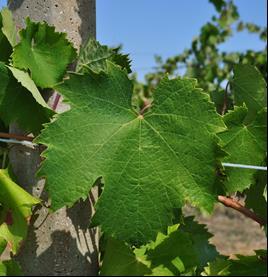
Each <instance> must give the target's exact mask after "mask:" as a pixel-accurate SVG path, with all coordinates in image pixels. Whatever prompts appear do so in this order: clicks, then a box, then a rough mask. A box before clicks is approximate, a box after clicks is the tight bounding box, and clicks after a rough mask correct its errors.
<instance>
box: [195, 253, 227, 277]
mask: <svg viewBox="0 0 268 277" xmlns="http://www.w3.org/2000/svg"><path fill="white" fill-rule="evenodd" d="M230 266H231V262H230V261H229V260H228V259H227V258H226V257H217V258H216V260H215V261H212V262H209V263H208V265H207V266H206V267H205V268H204V271H203V272H202V273H201V276H229V275H230V271H229V268H230Z"/></svg>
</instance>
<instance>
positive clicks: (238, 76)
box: [231, 64, 267, 118]
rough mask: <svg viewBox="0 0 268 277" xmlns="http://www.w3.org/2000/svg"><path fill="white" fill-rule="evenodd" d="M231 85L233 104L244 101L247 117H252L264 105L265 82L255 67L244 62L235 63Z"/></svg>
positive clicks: (239, 104)
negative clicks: (247, 112)
mask: <svg viewBox="0 0 268 277" xmlns="http://www.w3.org/2000/svg"><path fill="white" fill-rule="evenodd" d="M231 87H232V90H233V93H234V102H235V105H237V106H242V105H243V103H245V104H246V106H247V108H248V111H249V114H248V117H249V118H251V117H254V116H255V115H256V113H258V112H259V111H260V110H262V109H263V108H264V107H265V106H266V101H267V89H266V82H265V80H264V79H263V77H262V75H261V73H260V72H259V71H258V69H257V68H256V67H254V66H252V65H245V64H239V65H235V67H234V79H233V80H232V82H231Z"/></svg>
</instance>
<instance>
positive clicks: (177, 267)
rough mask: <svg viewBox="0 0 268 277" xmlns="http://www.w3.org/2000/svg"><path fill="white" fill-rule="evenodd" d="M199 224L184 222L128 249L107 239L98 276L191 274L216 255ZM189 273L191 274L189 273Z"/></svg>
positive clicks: (199, 269) (197, 271)
mask: <svg viewBox="0 0 268 277" xmlns="http://www.w3.org/2000/svg"><path fill="white" fill-rule="evenodd" d="M210 237H211V235H210V234H209V233H208V232H207V231H206V229H205V228H204V226H203V225H199V224H197V223H196V222H194V221H193V218H192V217H188V218H186V219H185V222H184V224H183V225H181V226H179V227H178V225H174V226H171V227H169V228H168V232H167V235H164V234H162V233H159V234H158V235H157V238H156V240H155V241H153V242H150V243H149V244H146V245H144V246H141V247H140V248H134V249H131V248H130V247H129V246H127V245H126V244H124V243H123V242H120V241H117V240H114V239H109V241H108V243H107V245H106V247H105V255H104V260H103V263H102V267H101V274H102V275H107V276H116V275H117V276H124V275H125V276H138V275H139V276H141V275H145V274H146V275H151V276H178V275H187V274H188V275H193V274H194V275H195V274H198V273H200V272H201V271H202V270H203V268H204V266H205V265H206V264H207V263H208V262H210V261H213V260H215V258H216V257H217V256H218V253H217V251H216V249H215V247H214V246H212V245H210V244H209V242H208V239H209V238H210ZM190 273H191V274H190Z"/></svg>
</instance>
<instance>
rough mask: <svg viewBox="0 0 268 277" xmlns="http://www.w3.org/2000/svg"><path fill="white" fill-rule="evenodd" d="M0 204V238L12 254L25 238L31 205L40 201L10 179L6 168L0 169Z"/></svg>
mask: <svg viewBox="0 0 268 277" xmlns="http://www.w3.org/2000/svg"><path fill="white" fill-rule="evenodd" d="M0 187H1V189H0V204H1V205H2V208H3V211H2V213H1V214H2V216H1V218H2V221H3V222H0V223H1V225H0V238H2V239H5V240H6V241H7V243H8V247H10V250H11V251H12V253H13V254H16V253H17V252H18V249H19V247H20V243H21V241H22V240H24V239H25V238H26V235H27V229H28V221H29V219H30V217H31V214H32V207H33V206H34V205H36V204H38V203H39V202H40V201H39V200H38V199H36V198H34V197H32V196H31V195H30V194H28V193H27V192H26V191H24V190H23V189H22V188H21V187H20V186H18V185H17V184H16V183H15V182H13V181H12V179H11V177H10V174H9V172H8V170H7V169H5V170H4V169H0Z"/></svg>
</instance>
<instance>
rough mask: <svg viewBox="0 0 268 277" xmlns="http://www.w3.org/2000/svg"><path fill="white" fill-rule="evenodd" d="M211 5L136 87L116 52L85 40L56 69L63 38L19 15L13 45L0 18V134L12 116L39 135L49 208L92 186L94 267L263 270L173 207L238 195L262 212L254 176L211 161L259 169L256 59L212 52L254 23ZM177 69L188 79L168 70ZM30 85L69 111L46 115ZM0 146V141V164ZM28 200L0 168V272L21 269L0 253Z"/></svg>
mask: <svg viewBox="0 0 268 277" xmlns="http://www.w3.org/2000/svg"><path fill="white" fill-rule="evenodd" d="M210 2H211V3H212V4H213V5H214V6H215V8H216V10H217V12H218V13H219V15H218V16H217V17H213V18H212V20H211V22H208V23H207V24H205V25H204V26H203V27H202V29H201V34H200V36H199V37H197V38H196V39H195V40H194V41H193V43H192V45H191V48H190V49H186V50H185V51H184V53H182V54H181V55H178V56H176V57H174V58H170V59H168V60H167V61H166V62H165V63H163V62H162V61H161V58H160V57H158V60H159V63H160V65H161V66H160V67H159V68H158V69H159V70H158V71H157V72H155V73H153V74H151V75H148V76H147V84H146V85H142V84H139V83H137V81H135V80H130V79H129V77H128V73H130V72H131V69H130V61H129V59H128V55H123V54H121V53H119V50H120V48H115V49H111V48H108V47H107V46H102V45H100V44H99V43H98V42H97V41H95V40H89V41H88V43H87V44H86V45H85V46H84V48H83V49H82V50H81V51H80V54H79V57H78V60H77V68H76V71H77V72H76V73H75V72H72V73H69V74H68V75H66V72H67V68H68V65H69V64H70V63H72V62H74V61H75V58H76V52H75V50H74V48H73V47H72V45H71V43H70V42H69V41H68V40H67V39H66V34H62V33H56V32H55V29H54V27H50V26H48V25H47V24H46V23H33V22H31V21H30V19H27V20H26V28H25V29H23V30H21V31H20V40H19V41H17V40H16V39H17V35H16V34H17V33H16V29H15V27H14V23H13V21H12V17H11V13H10V12H9V11H8V10H7V9H4V10H2V11H1V13H0V132H3V131H5V132H7V128H8V125H9V124H10V123H16V124H18V125H19V126H20V127H21V128H23V129H24V130H25V131H27V132H29V133H30V132H31V133H34V134H35V135H38V136H37V138H36V139H35V142H36V143H39V144H43V146H45V147H46V150H45V151H44V152H43V154H42V157H43V158H44V161H43V163H42V166H41V168H40V171H39V177H44V178H46V189H47V190H48V192H49V196H50V198H51V200H52V209H53V210H57V209H59V208H61V207H63V206H72V205H73V204H74V203H75V202H76V201H77V200H79V199H80V198H86V197H87V196H88V193H89V191H90V189H91V188H92V187H93V186H94V185H98V184H99V183H100V180H102V183H104V186H102V187H100V190H101V196H100V198H99V200H98V202H97V204H96V207H95V208H96V213H95V216H94V217H93V220H92V226H96V225H98V226H100V227H101V231H102V234H103V238H104V241H105V243H104V248H103V249H102V257H103V259H102V261H101V262H102V266H101V269H100V273H101V274H102V275H124V276H129V275H132V276H133V275H153V276H161V275H163V276H178V275H192V276H194V275H197V276H200V274H201V275H204V276H211V275H214V276H219V275H221V276H227V275H232V276H233V275H235V276H247V275H249V276H250V275H260V276H262V275H265V274H267V267H266V264H265V262H264V260H265V258H266V255H267V254H266V251H264V250H258V251H256V255H254V256H248V257H245V256H241V255H237V256H236V258H235V259H230V258H228V257H223V256H220V255H219V253H218V252H217V250H216V248H215V247H214V246H213V245H211V244H210V242H209V241H210V238H211V236H212V235H211V234H210V233H208V232H207V230H206V228H205V226H203V225H199V224H198V223H197V222H195V221H194V219H193V218H192V217H187V218H184V217H183V214H182V212H181V207H183V205H184V204H185V203H187V204H191V205H193V206H197V207H198V208H199V209H201V210H202V211H206V212H211V211H212V210H213V206H214V204H215V202H216V200H217V196H218V194H219V193H221V194H224V193H225V194H227V195H230V194H231V193H236V192H243V194H244V196H245V197H246V199H245V207H246V208H248V209H251V210H252V212H254V213H255V214H256V216H258V217H260V218H262V219H263V220H264V219H265V217H266V215H267V210H266V208H267V192H266V172H257V171H256V170H250V169H236V168H226V169H225V168H223V167H222V165H221V163H222V162H230V163H241V164H253V165H265V164H266V152H267V146H266V128H267V127H266V126H267V122H266V113H267V111H266V99H267V95H266V83H265V81H264V79H263V76H266V67H265V65H266V53H264V52H263V51H260V52H254V51H251V50H249V51H247V52H246V53H236V52H234V53H221V52H220V51H219V49H218V46H219V45H220V44H221V43H223V42H225V41H226V40H227V39H228V38H229V37H231V35H232V34H233V29H234V28H233V26H234V24H237V25H236V28H237V30H238V31H242V30H248V31H249V32H253V33H258V34H259V36H260V39H262V40H264V39H265V38H266V37H267V31H266V29H262V28H260V27H259V26H256V25H254V24H249V23H244V22H238V20H239V14H238V11H237V8H236V6H235V5H234V4H233V2H232V1H228V2H227V1H223V0H210ZM59 56H60V57H61V59H58V57H59ZM238 62H240V63H239V64H237V63H238ZM235 64H237V65H235ZM180 65H184V66H185V67H186V73H185V75H186V76H188V77H189V76H190V77H197V78H198V81H199V85H197V82H196V80H195V79H193V78H180V77H177V75H178V67H179V66H180ZM254 65H257V67H258V69H259V70H260V71H258V69H257V68H256V67H254ZM233 69H234V70H233ZM167 72H168V73H169V75H170V76H169V77H168V76H165V77H163V75H164V74H165V73H167ZM232 74H234V76H233V75H232ZM64 77H66V78H64ZM63 79H64V80H63ZM226 82H228V85H227V87H226V88H224V86H223V84H224V83H226ZM133 84H134V90H133ZM199 86H201V87H202V88H204V89H205V91H202V89H199V88H198V87H199ZM43 88H50V89H56V90H57V91H59V93H60V94H61V95H62V96H63V97H64V101H65V102H66V103H68V104H69V105H70V110H68V111H67V112H64V113H62V114H59V115H55V113H54V112H53V111H52V110H51V109H50V108H49V107H48V105H47V104H46V102H45V100H44V98H43V97H44V94H45V92H44V90H43ZM153 89H154V92H152V91H153ZM209 96H210V97H211V99H212V101H213V102H214V103H213V102H211V101H210V99H209ZM216 110H217V111H218V113H217V112H216ZM219 113H220V114H221V115H222V116H221V115H219ZM53 115H54V117H53ZM40 130H42V131H41V133H40ZM8 150H9V149H8V148H7V147H5V144H3V143H1V145H0V160H1V164H2V167H4V168H6V167H7V166H8V157H6V155H7V153H8ZM1 156H2V157H1ZM223 177H224V178H223ZM39 203H40V200H38V199H36V198H34V197H32V196H31V195H29V194H28V193H27V192H25V191H24V190H23V189H22V188H20V187H19V186H18V185H17V184H16V183H15V181H14V179H13V178H11V175H10V171H9V170H7V169H1V170H0V275H13V276H14V275H21V271H20V268H19V266H18V264H16V263H15V262H14V261H13V260H8V261H3V258H2V257H3V256H4V254H6V252H8V253H9V254H10V257H12V256H13V255H15V254H16V253H18V251H19V248H20V245H21V243H22V241H23V240H24V239H25V238H26V235H27V228H28V223H29V219H30V218H31V216H32V208H33V207H34V206H35V205H37V204H39ZM174 223H176V224H175V225H174ZM265 228H266V226H265Z"/></svg>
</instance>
